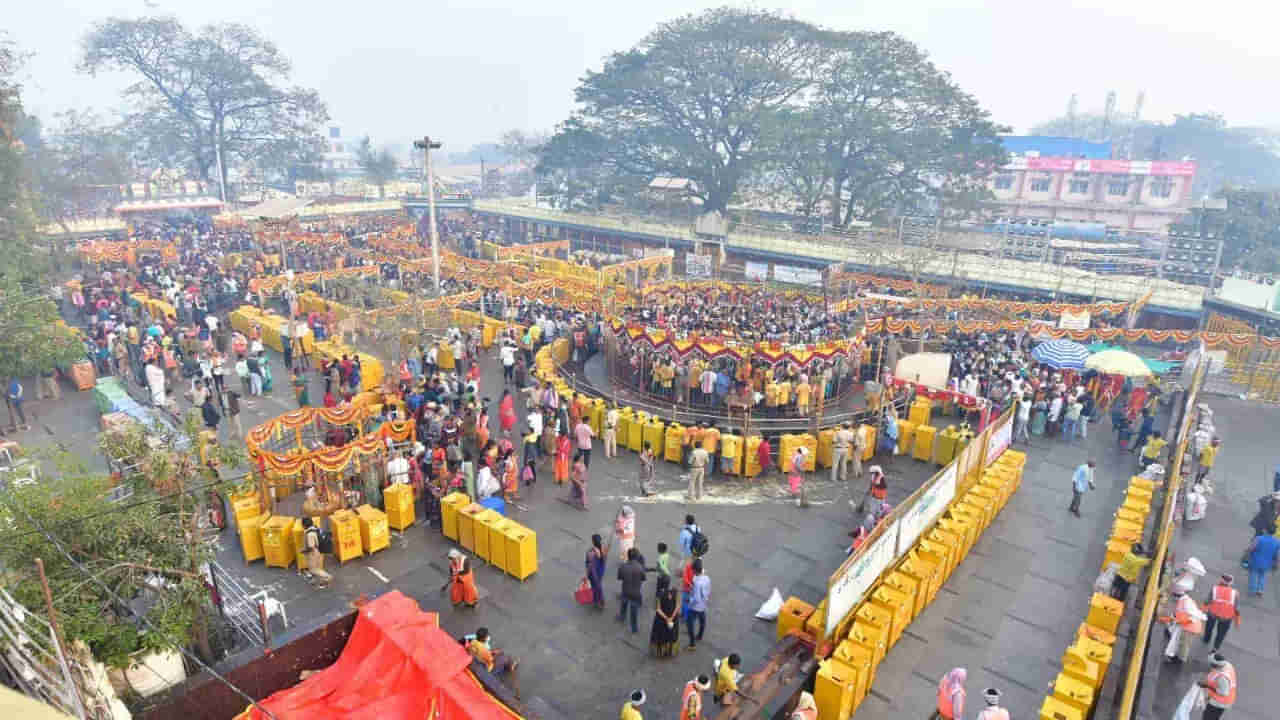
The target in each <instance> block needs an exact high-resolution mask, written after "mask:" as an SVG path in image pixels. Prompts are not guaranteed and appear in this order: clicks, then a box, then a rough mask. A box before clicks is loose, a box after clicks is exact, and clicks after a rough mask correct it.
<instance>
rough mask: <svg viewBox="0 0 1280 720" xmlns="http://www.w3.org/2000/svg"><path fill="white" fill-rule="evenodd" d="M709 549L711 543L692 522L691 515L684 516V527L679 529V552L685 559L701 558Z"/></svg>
mask: <svg viewBox="0 0 1280 720" xmlns="http://www.w3.org/2000/svg"><path fill="white" fill-rule="evenodd" d="M710 549H711V543H710V541H709V540H708V539H707V536H706V535H705V534H703V532H702V529H701V528H699V527H698V525H697V523H695V522H694V520H693V516H692V515H685V516H684V527H682V528H680V551H681V552H683V553H684V556H685V557H686V558H690V557H702V556H703V555H706V554H707V551H708V550H710Z"/></svg>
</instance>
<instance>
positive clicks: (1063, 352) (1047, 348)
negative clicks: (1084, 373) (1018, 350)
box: [1031, 340, 1089, 370]
mask: <svg viewBox="0 0 1280 720" xmlns="http://www.w3.org/2000/svg"><path fill="white" fill-rule="evenodd" d="M1031 357H1033V358H1035V360H1036V362H1040V363H1044V364H1045V365H1048V366H1049V367H1052V368H1056V369H1058V370H1083V369H1084V361H1085V360H1086V359H1087V358H1088V357H1089V349H1088V348H1086V347H1085V346H1083V345H1081V344H1080V343H1078V342H1072V341H1070V340H1050V341H1048V342H1042V343H1040V344H1039V345H1037V346H1035V347H1034V348H1032V350H1031Z"/></svg>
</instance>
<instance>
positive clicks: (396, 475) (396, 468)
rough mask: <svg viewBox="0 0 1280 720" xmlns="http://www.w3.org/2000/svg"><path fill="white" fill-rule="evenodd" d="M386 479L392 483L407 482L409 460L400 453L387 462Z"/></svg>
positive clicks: (403, 483) (404, 483) (406, 483)
mask: <svg viewBox="0 0 1280 720" xmlns="http://www.w3.org/2000/svg"><path fill="white" fill-rule="evenodd" d="M387 479H388V480H389V481H390V482H392V483H399V484H401V485H408V484H409V460H408V458H406V457H405V455H404V453H400V454H399V455H396V456H395V457H393V458H391V460H389V461H388V462H387Z"/></svg>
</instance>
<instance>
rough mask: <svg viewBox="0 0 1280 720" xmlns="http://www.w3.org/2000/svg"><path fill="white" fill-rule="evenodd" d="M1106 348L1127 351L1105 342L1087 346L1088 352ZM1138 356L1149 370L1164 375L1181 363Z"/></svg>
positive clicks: (1105, 350) (1100, 350)
mask: <svg viewBox="0 0 1280 720" xmlns="http://www.w3.org/2000/svg"><path fill="white" fill-rule="evenodd" d="M1108 350H1119V351H1120V352H1128V351H1127V350H1125V349H1124V348H1122V347H1120V346H1118V345H1108V344H1106V343H1093V344H1092V345H1090V346H1089V352H1091V353H1100V352H1107V351H1108ZM1132 354H1134V355H1137V353H1132ZM1138 357H1140V358H1142V362H1143V363H1145V364H1146V366H1147V368H1148V369H1149V370H1151V372H1153V373H1155V374H1156V375H1164V374H1165V373H1167V372H1169V371H1170V370H1173V369H1174V368H1176V367H1178V366H1179V365H1181V363H1176V362H1168V361H1166V360H1156V359H1154V358H1149V357H1142V356H1141V355H1138Z"/></svg>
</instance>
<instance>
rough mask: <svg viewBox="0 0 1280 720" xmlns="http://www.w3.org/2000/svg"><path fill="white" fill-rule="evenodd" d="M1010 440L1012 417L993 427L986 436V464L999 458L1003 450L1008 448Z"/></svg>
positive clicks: (1011, 435)
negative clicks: (989, 434) (988, 435)
mask: <svg viewBox="0 0 1280 720" xmlns="http://www.w3.org/2000/svg"><path fill="white" fill-rule="evenodd" d="M1012 442H1013V418H1009V422H1007V423H1005V424H1004V425H1001V426H1000V427H998V428H995V429H993V430H992V431H991V436H990V437H988V438H987V458H986V466H987V467H990V466H991V463H993V462H995V461H996V460H999V459H1000V456H1001V455H1002V454H1004V451H1005V450H1008V449H1009V444H1010V443H1012Z"/></svg>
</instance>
